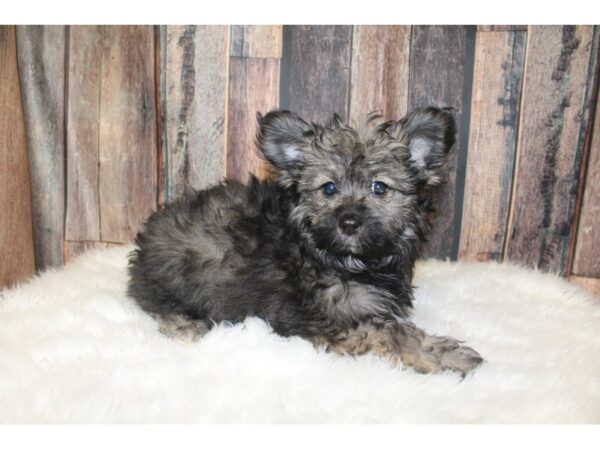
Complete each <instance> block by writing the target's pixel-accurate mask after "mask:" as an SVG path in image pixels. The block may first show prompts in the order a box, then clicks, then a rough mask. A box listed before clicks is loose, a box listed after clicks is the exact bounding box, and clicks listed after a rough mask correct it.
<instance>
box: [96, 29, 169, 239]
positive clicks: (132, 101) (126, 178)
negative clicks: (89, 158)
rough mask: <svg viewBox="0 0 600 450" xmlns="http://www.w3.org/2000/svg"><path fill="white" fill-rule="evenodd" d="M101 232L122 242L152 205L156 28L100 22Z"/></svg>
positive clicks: (105, 237)
mask: <svg viewBox="0 0 600 450" xmlns="http://www.w3.org/2000/svg"><path fill="white" fill-rule="evenodd" d="M102 32H103V40H102V61H103V62H102V71H101V83H102V84H101V91H100V122H99V155H100V156H99V160H100V169H99V170H100V172H99V179H100V181H99V192H100V236H101V239H102V240H104V241H111V242H126V241H129V240H130V239H132V238H133V237H134V236H135V233H136V232H137V231H138V230H139V228H140V226H141V224H142V223H143V222H144V221H145V220H146V219H147V217H148V215H149V214H150V212H151V211H152V210H153V209H155V208H156V188H157V186H156V176H157V166H156V156H157V145H156V101H155V91H154V79H155V77H154V30H153V27H151V26H125V27H121V26H119V27H115V26H107V27H103V30H102Z"/></svg>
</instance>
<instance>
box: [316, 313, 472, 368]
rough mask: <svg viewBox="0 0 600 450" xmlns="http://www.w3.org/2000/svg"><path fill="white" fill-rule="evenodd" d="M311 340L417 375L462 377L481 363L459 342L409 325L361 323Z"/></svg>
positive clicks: (405, 323) (319, 344)
mask: <svg viewBox="0 0 600 450" xmlns="http://www.w3.org/2000/svg"><path fill="white" fill-rule="evenodd" d="M311 341H312V342H313V344H314V345H315V346H317V347H322V346H325V348H326V350H327V351H333V352H336V353H339V354H350V355H363V354H365V353H369V352H370V353H374V354H376V355H378V356H381V357H383V358H385V359H388V360H389V361H391V362H392V363H393V364H396V365H402V366H405V367H412V368H413V369H415V370H416V371H417V372H421V373H437V372H441V371H443V370H454V371H456V372H459V373H461V374H462V375H463V376H465V375H466V374H467V373H468V372H470V371H471V370H473V369H475V368H476V367H477V366H479V365H480V364H481V363H482V362H483V359H482V358H481V356H479V354H478V353H477V352H476V351H475V350H473V349H472V348H470V347H467V346H465V345H462V343H461V342H460V341H457V340H456V339H453V338H449V337H441V336H431V335H428V334H426V333H425V332H424V331H423V330H421V329H419V328H417V327H416V326H415V325H414V324H412V323H410V322H396V323H385V324H376V323H363V324H360V325H359V326H358V327H356V328H354V329H348V330H344V331H342V332H340V333H338V334H337V335H335V336H334V337H323V336H317V337H314V338H311Z"/></svg>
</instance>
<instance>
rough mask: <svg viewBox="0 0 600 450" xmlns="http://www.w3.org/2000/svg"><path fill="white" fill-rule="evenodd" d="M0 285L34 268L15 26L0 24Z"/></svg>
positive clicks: (4, 284) (18, 279)
mask: <svg viewBox="0 0 600 450" xmlns="http://www.w3.org/2000/svg"><path fill="white" fill-rule="evenodd" d="M0 80H2V82H1V83H0V211H2V213H1V214H0V289H2V288H3V287H6V286H9V285H11V284H13V283H16V282H19V281H24V280H25V279H26V278H27V277H28V276H30V275H32V274H33V271H34V270H35V261H34V256H33V229H32V225H31V193H30V190H29V168H28V165H27V147H26V145H25V126H24V123H23V110H22V108H21V90H20V88H19V74H18V70H17V46H16V37H15V27H14V26H7V25H2V26H0Z"/></svg>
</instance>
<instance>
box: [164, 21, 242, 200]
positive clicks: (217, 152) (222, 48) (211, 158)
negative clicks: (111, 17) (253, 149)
mask: <svg viewBox="0 0 600 450" xmlns="http://www.w3.org/2000/svg"><path fill="white" fill-rule="evenodd" d="M165 33H166V39H165V44H164V45H165V46H166V48H165V49H164V51H166V58H165V64H166V67H163V68H162V70H161V76H163V77H165V80H166V81H165V96H166V103H165V105H166V106H165V108H166V111H165V122H166V123H165V129H164V133H165V137H164V139H165V143H166V145H165V154H164V155H163V158H164V167H165V169H164V170H165V187H164V198H165V200H166V201H168V200H172V199H174V198H176V197H177V196H179V195H181V194H182V193H184V192H186V191H188V190H190V189H192V188H193V189H201V188H205V187H207V186H209V185H212V184H215V183H217V182H219V181H220V180H221V179H223V177H224V176H225V170H226V133H227V123H226V121H227V92H228V74H229V67H228V61H229V34H230V32H229V27H227V26H167V27H166V30H165Z"/></svg>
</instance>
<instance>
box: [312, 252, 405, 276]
mask: <svg viewBox="0 0 600 450" xmlns="http://www.w3.org/2000/svg"><path fill="white" fill-rule="evenodd" d="M316 254H317V256H318V257H319V259H320V260H321V261H323V262H324V263H325V264H326V265H328V266H333V267H339V268H343V269H344V270H347V271H349V272H353V273H358V272H364V271H366V270H376V269H382V268H384V267H388V266H390V265H392V264H394V263H395V262H396V260H397V255H394V254H387V255H383V256H377V257H372V258H367V257H365V256H364V255H357V254H353V253H333V252H330V251H328V250H326V249H322V248H318V247H317V248H316Z"/></svg>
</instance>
